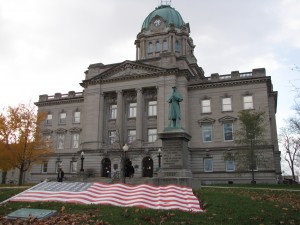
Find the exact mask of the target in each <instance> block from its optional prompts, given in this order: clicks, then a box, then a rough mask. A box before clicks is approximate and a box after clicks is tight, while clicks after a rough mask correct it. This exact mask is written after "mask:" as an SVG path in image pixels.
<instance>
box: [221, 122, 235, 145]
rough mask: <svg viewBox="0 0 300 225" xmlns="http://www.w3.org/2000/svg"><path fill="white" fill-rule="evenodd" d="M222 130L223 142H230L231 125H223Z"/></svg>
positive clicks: (231, 137) (231, 136)
mask: <svg viewBox="0 0 300 225" xmlns="http://www.w3.org/2000/svg"><path fill="white" fill-rule="evenodd" d="M223 128H224V140H225V141H232V140H233V129H232V123H224V124H223Z"/></svg>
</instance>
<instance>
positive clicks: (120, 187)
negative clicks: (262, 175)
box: [8, 182, 203, 212]
mask: <svg viewBox="0 0 300 225" xmlns="http://www.w3.org/2000/svg"><path fill="white" fill-rule="evenodd" d="M8 201H15V202H19V201H24V202H47V201H52V202H67V203H80V204H107V205H114V206H121V207H131V206H136V207H144V208H152V209H166V210H168V209H179V210H183V211H190V212H201V211H203V210H202V209H201V207H200V205H199V200H198V199H197V197H196V196H195V195H194V194H193V191H192V189H191V188H187V187H180V186H176V185H169V186H160V187H155V186H151V185H146V184H142V185H138V186H129V185H125V184H105V183H99V182H95V183H83V182H73V183H59V182H43V183H40V184H38V185H36V186H34V187H32V188H30V189H28V190H26V191H24V192H21V193H20V194H18V195H16V196H14V197H12V198H10V199H8Z"/></svg>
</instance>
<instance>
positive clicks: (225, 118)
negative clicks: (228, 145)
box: [219, 116, 237, 123]
mask: <svg viewBox="0 0 300 225" xmlns="http://www.w3.org/2000/svg"><path fill="white" fill-rule="evenodd" d="M236 120H237V118H236V117H233V116H224V117H222V118H220V119H219V122H220V123H223V122H228V121H236Z"/></svg>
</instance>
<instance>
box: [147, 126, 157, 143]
mask: <svg viewBox="0 0 300 225" xmlns="http://www.w3.org/2000/svg"><path fill="white" fill-rule="evenodd" d="M156 139H157V129H148V142H155V141H156Z"/></svg>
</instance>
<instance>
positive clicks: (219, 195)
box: [0, 185, 300, 225]
mask: <svg viewBox="0 0 300 225" xmlns="http://www.w3.org/2000/svg"><path fill="white" fill-rule="evenodd" d="M253 187H254V188H257V189H253ZM262 188H264V189H262ZM273 188H275V189H281V190H271V189H273ZM283 188H284V189H285V188H288V190H283ZM292 189H293V190H294V189H296V190H299V191H292ZM20 191H21V189H3V188H1V187H0V201H3V200H5V199H7V198H9V197H10V196H13V195H15V194H17V193H18V192H20ZM195 193H196V195H197V196H198V197H199V199H200V201H201V202H202V204H203V205H204V207H205V210H206V212H204V213H187V212H181V211H164V210H151V209H141V208H121V207H113V206H108V205H106V206H105V205H89V206H87V205H77V204H64V203H53V202H52V203H50V202H44V203H7V204H4V205H1V207H0V217H1V218H0V224H6V221H4V219H3V216H4V215H7V214H8V213H10V212H13V211H15V210H17V209H19V208H26V207H29V208H39V209H54V210H57V211H59V212H60V213H59V214H58V216H56V217H53V218H51V219H50V220H48V221H47V224H72V223H73V224H116V225H118V224H128V225H133V224H181V225H187V224H190V225H196V224H204V225H210V224H216V225H220V224H222V225H225V224H228V225H234V224H239V225H243V224H245V225H251V224H255V225H261V224H264V225H266V224H290V225H297V224H300V185H271V186H270V185H268V186H266V185H254V186H251V185H240V186H238V185H234V186H233V185H229V186H222V187H221V186H215V187H205V186H204V187H203V188H202V189H201V190H199V191H196V192H195ZM18 224H22V223H18ZM23 224H27V223H23ZM30 224H41V223H38V222H36V223H35V222H34V221H31V223H30Z"/></svg>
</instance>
